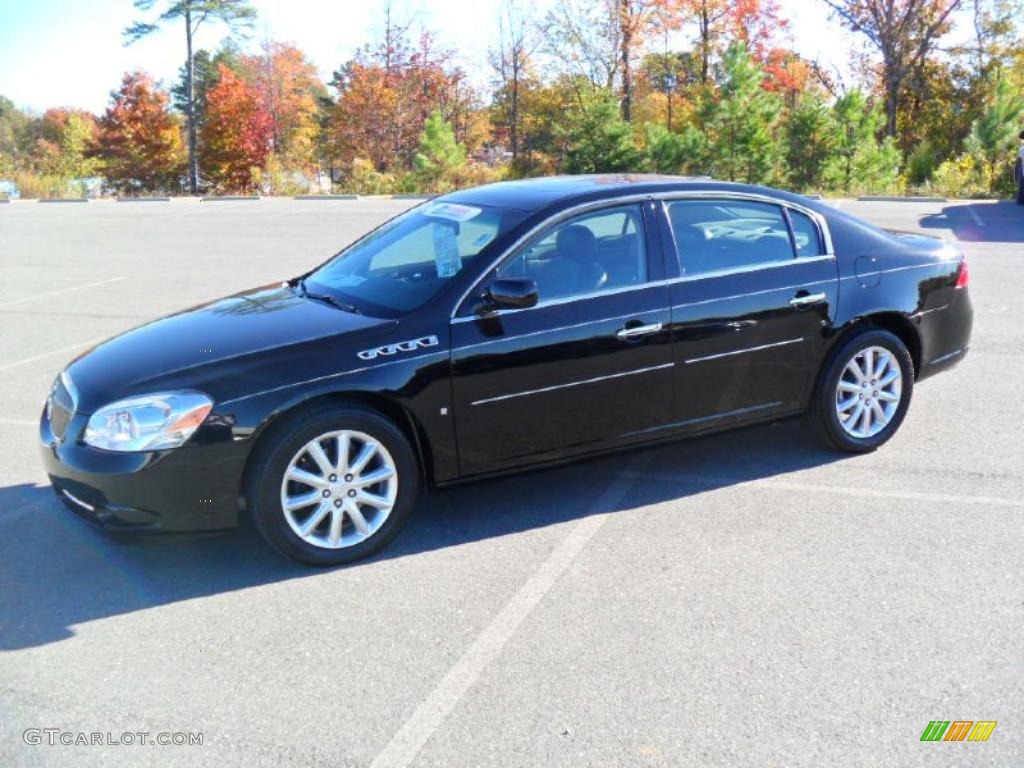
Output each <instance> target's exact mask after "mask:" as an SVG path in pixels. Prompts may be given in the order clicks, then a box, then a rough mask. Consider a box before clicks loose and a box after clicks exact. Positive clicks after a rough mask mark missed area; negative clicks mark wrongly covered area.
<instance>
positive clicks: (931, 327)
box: [917, 288, 974, 380]
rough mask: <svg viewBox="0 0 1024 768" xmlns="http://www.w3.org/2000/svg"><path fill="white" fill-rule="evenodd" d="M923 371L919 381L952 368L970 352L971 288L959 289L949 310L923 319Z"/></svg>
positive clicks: (919, 374)
mask: <svg viewBox="0 0 1024 768" xmlns="http://www.w3.org/2000/svg"><path fill="white" fill-rule="evenodd" d="M919 322H920V326H919V330H920V334H921V342H922V344H921V358H922V359H921V370H920V371H919V372H918V376H917V378H918V380H921V379H926V378H928V377H929V376H934V375H935V374H936V373H940V372H941V371H945V370H947V369H949V368H952V367H953V366H955V365H956V364H957V363H959V362H960V361H961V360H963V359H964V357H966V356H967V350H968V349H969V348H970V342H971V330H972V328H973V326H974V308H973V307H972V305H971V297H970V294H969V293H968V289H967V288H962V289H955V292H954V293H953V297H952V299H951V300H950V303H949V305H948V306H946V307H944V308H942V309H941V310H939V311H934V312H931V313H928V314H927V315H925V316H924V317H922V318H921V319H920V321H919Z"/></svg>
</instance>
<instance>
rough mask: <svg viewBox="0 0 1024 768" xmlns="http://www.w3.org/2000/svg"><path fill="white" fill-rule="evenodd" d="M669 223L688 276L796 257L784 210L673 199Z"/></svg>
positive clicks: (731, 202)
mask: <svg viewBox="0 0 1024 768" xmlns="http://www.w3.org/2000/svg"><path fill="white" fill-rule="evenodd" d="M667 208H668V217H669V221H670V222H671V224H672V232H673V234H674V235H675V241H676V248H677V249H678V251H679V263H680V265H681V266H682V269H683V274H684V275H701V274H706V273H709V272H718V271H722V270H726V271H728V270H732V269H739V268H744V267H756V266H757V265H759V264H769V263H772V262H777V261H784V260H786V259H792V258H794V253H793V243H792V241H791V240H790V237H789V226H788V225H787V224H786V219H785V216H784V215H783V213H782V209H781V208H780V207H779V206H777V205H771V204H768V203H758V202H748V201H746V200H673V201H670V202H669V203H668V205H667Z"/></svg>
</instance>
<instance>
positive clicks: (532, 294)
mask: <svg viewBox="0 0 1024 768" xmlns="http://www.w3.org/2000/svg"><path fill="white" fill-rule="evenodd" d="M485 297H486V299H487V302H488V304H489V305H490V306H491V307H493V308H497V309H526V308H527V307H532V306H534V305H535V304H536V303H537V299H538V295H537V283H535V282H534V281H533V280H529V279H527V278H525V277H502V278H498V279H497V280H495V281H494V282H493V283H491V285H490V287H489V288H488V289H487V292H486V294H485Z"/></svg>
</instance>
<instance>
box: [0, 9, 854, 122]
mask: <svg viewBox="0 0 1024 768" xmlns="http://www.w3.org/2000/svg"><path fill="white" fill-rule="evenodd" d="M384 2H385V0H253V2H252V4H253V6H254V7H255V8H256V10H257V13H258V19H257V22H256V26H255V28H254V29H253V33H252V35H251V38H250V43H251V44H252V45H255V44H256V42H257V41H258V40H260V39H264V38H269V39H273V40H278V41H282V42H291V43H294V44H296V45H297V46H298V47H299V48H301V49H302V50H303V51H305V53H306V55H307V56H308V57H309V58H310V60H311V61H313V63H314V64H315V65H316V66H317V68H318V69H319V70H320V75H321V77H322V78H324V80H325V81H326V80H329V79H330V74H331V72H333V71H334V70H335V69H337V67H338V66H340V65H341V64H342V63H343V62H344V61H346V60H347V59H348V58H350V57H351V55H352V54H353V52H354V51H355V50H356V49H357V48H358V47H359V46H361V45H362V44H364V43H366V42H368V41H369V40H372V39H373V38H374V36H375V32H377V31H379V29H380V27H381V19H382V8H383V6H384ZM553 2H557V0H534V3H533V4H534V5H535V6H536V7H538V8H539V9H540V10H541V11H542V10H543V9H544V8H546V7H549V6H550V5H551V4H552V3H553ZM162 4H163V0H158V3H157V6H158V7H159V6H160V5H162ZM502 5H503V0H396V3H395V7H396V11H397V12H398V13H399V14H400V15H401V16H403V17H404V16H408V15H409V14H415V18H416V20H417V21H418V22H420V23H421V24H423V25H424V26H425V27H427V28H428V29H431V30H433V31H434V32H436V33H437V36H438V40H439V42H440V44H441V45H442V46H444V47H447V48H454V49H456V50H458V51H459V53H460V56H459V62H460V64H462V66H463V67H464V69H465V70H466V71H467V73H468V74H469V76H470V78H471V79H472V80H473V81H474V82H476V83H477V84H479V85H484V84H486V83H487V81H488V78H489V76H490V71H489V68H488V65H487V50H488V48H489V47H490V46H492V45H493V44H494V42H495V38H496V36H497V23H496V21H495V20H496V19H497V17H498V13H499V10H500V8H501V7H502ZM781 7H782V9H783V12H784V15H785V16H786V17H787V18H789V19H790V23H791V29H790V35H791V38H792V42H793V47H794V48H795V49H796V50H797V51H798V52H799V53H800V54H802V55H803V56H805V57H806V58H812V59H818V60H819V61H821V62H822V63H824V64H825V65H827V66H832V67H837V68H839V69H840V70H841V71H842V70H845V68H846V63H847V58H848V51H849V49H850V44H851V40H850V38H849V36H848V34H847V33H845V32H844V31H843V30H841V29H840V28H839V26H838V24H836V23H835V22H834V21H831V20H830V19H829V16H828V11H827V9H826V8H825V6H824V4H823V3H821V2H819V0H782V2H781ZM154 15H155V13H154V12H150V13H149V14H140V13H139V12H137V11H136V10H135V9H134V8H133V6H132V0H0V95H2V96H6V97H7V98H9V99H11V100H12V101H13V102H14V103H15V104H16V105H17V106H19V107H21V108H29V109H32V110H34V111H39V112H41V111H43V110H45V109H47V108H48V107H56V106H66V107H79V108H83V109H88V110H90V111H92V112H96V113H100V112H102V111H103V109H104V108H105V107H106V105H107V102H108V100H109V97H110V92H111V91H112V90H113V89H114V88H116V87H117V86H118V84H119V83H120V80H121V76H122V75H123V74H124V73H125V72H128V71H132V70H135V69H142V70H145V71H146V72H149V73H150V74H151V75H153V76H154V77H155V78H157V79H158V80H163V82H164V84H165V85H170V84H171V83H173V82H174V81H175V80H176V79H177V71H178V67H179V66H180V65H181V63H182V62H183V61H184V59H185V52H184V51H185V40H184V29H183V26H184V23H183V22H180V21H178V22H175V23H173V24H172V25H170V26H167V27H165V28H164V29H163V30H161V31H159V32H157V33H155V34H154V35H152V36H150V37H147V38H144V39H143V40H140V41H139V42H136V43H134V44H133V45H130V46H127V47H126V46H124V45H123V44H122V37H121V31H122V30H123V29H124V27H125V26H127V25H128V24H129V23H130V22H131V21H132V20H134V19H137V18H140V17H141V18H151V17H152V16H154ZM225 35H226V32H225V29H224V27H222V26H219V25H210V26H209V27H204V28H202V29H200V33H199V39H198V44H199V47H207V48H216V47H217V45H218V44H219V43H220V41H221V39H222V38H223V37H224V36H225Z"/></svg>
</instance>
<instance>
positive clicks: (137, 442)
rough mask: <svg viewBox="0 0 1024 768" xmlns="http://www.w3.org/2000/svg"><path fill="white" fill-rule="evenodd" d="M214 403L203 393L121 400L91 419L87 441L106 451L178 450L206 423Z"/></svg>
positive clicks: (147, 396)
mask: <svg viewBox="0 0 1024 768" xmlns="http://www.w3.org/2000/svg"><path fill="white" fill-rule="evenodd" d="M211 408H213V400H211V399H210V398H209V397H207V396H206V395H204V394H203V393H202V392H160V393H157V394H153V395H142V396H140V397H133V398H130V399H128V400H118V401H117V402H116V403H110V404H109V405H105V406H103V407H102V408H100V409H99V410H98V411H96V413H94V414H93V415H92V416H91V417H90V418H89V424H88V425H87V426H86V428H85V442H86V443H87V444H88V445H91V446H93V447H94V448H102V449H103V450H105V451H158V450H161V449H165V448H177V447H178V446H179V445H182V444H183V443H184V442H185V441H186V440H188V439H189V437H191V436H192V433H193V432H195V431H196V429H198V427H199V425H200V424H202V423H203V419H205V418H206V416H207V414H209V412H210V409H211Z"/></svg>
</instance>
